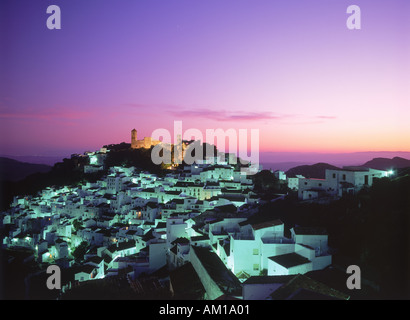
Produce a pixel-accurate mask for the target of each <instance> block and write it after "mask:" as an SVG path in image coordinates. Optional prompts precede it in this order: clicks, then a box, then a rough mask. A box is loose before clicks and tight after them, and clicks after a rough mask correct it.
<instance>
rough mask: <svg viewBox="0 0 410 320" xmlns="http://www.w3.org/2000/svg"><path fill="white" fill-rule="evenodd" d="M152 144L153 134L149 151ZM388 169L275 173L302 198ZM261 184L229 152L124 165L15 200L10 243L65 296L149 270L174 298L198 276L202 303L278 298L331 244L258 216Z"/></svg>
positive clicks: (323, 236)
mask: <svg viewBox="0 0 410 320" xmlns="http://www.w3.org/2000/svg"><path fill="white" fill-rule="evenodd" d="M133 137H134V133H133ZM151 143H152V142H151V141H148V139H145V142H144V143H142V142H141V143H139V145H140V144H141V146H139V147H146V148H150V147H151ZM134 145H136V144H135V143H134ZM134 145H133V146H134ZM108 153H109V150H107V149H106V148H102V149H101V150H99V151H96V152H87V153H85V154H84V155H82V156H83V157H87V158H88V160H89V161H88V163H89V164H87V165H85V166H84V168H83V170H84V172H85V173H92V172H98V171H100V170H102V168H103V167H104V162H105V158H106V156H107V154H108ZM388 174H389V173H388V172H387V171H380V170H373V169H366V168H354V167H349V168H343V169H341V170H327V171H326V178H325V179H306V178H304V177H303V176H297V177H288V178H287V177H286V175H285V174H284V172H282V171H276V172H275V175H276V176H277V177H278V178H279V179H282V180H286V181H287V183H288V186H289V188H290V189H293V190H297V191H298V198H299V200H300V201H306V200H311V201H312V200H315V199H317V200H320V199H323V198H326V197H332V198H335V197H340V196H342V195H343V194H345V193H355V192H357V191H358V190H360V189H361V188H362V187H363V186H365V185H368V186H370V185H372V183H373V179H374V178H378V177H383V176H388ZM253 187H254V186H253V183H252V180H251V178H250V177H249V176H246V174H243V173H241V172H240V171H239V170H237V169H235V167H234V166H232V165H230V164H229V161H221V160H220V158H219V157H218V158H208V159H206V160H203V161H197V162H196V163H195V164H193V165H189V166H185V167H184V168H183V170H169V171H168V173H167V174H165V175H164V176H161V177H160V176H158V175H156V174H152V173H149V172H145V171H141V170H140V169H138V168H136V167H120V166H115V167H111V168H109V171H108V174H107V175H104V176H103V177H102V178H101V179H100V180H98V181H96V182H94V183H91V182H86V183H83V184H80V185H78V186H75V187H74V186H70V187H69V186H64V187H61V188H57V187H51V186H50V187H47V188H45V189H44V190H42V191H41V192H39V193H38V194H37V195H36V196H24V195H22V196H16V197H14V200H13V202H12V204H11V206H10V209H9V210H8V211H6V212H3V213H2V215H1V220H2V224H3V226H6V225H8V226H9V229H8V230H9V233H8V235H7V236H6V237H5V238H4V240H3V243H2V245H3V247H6V248H13V247H15V248H17V247H25V248H30V249H33V250H34V254H33V255H32V256H30V257H28V258H27V259H33V260H35V261H37V262H38V263H41V264H44V265H47V264H50V265H58V266H59V267H60V268H61V269H62V270H63V271H62V272H63V275H64V277H63V287H62V292H66V291H69V290H70V289H72V288H74V287H76V286H79V285H81V284H82V283H84V282H89V281H96V280H99V279H106V278H110V277H112V278H115V277H123V278H126V279H127V281H128V283H129V285H130V286H131V287H132V288H133V289H134V290H135V291H138V290H142V289H141V286H140V285H139V283H140V280H139V279H140V277H141V275H152V276H156V279H157V280H158V281H157V282H156V285H157V286H162V287H166V288H168V289H167V290H169V292H170V295H171V296H172V295H175V294H177V293H178V292H179V291H178V290H181V286H182V287H183V285H184V284H183V283H181V282H185V283H186V282H188V284H190V285H192V286H193V287H195V288H192V290H194V289H195V290H196V289H198V290H197V292H200V293H199V298H200V299H211V300H212V299H222V298H227V297H228V298H231V299H274V298H275V295H274V294H275V292H276V291H277V290H279V289H280V288H281V287H283V286H285V285H287V284H288V283H289V282H290V281H293V282H294V281H296V280H295V279H296V278H297V279H299V280H298V281H301V280H302V279H304V281H308V279H309V278H303V275H305V274H306V273H308V272H312V271H317V270H323V269H325V268H326V267H328V266H330V265H331V264H332V254H331V248H329V247H328V235H327V233H326V230H322V229H320V228H306V227H299V226H297V225H295V226H293V227H291V228H290V229H289V233H288V234H289V236H288V237H286V236H285V225H284V223H283V222H282V221H281V220H279V219H273V218H272V219H271V220H267V221H263V222H258V223H254V222H249V221H251V220H248V218H249V217H251V216H252V214H253V213H254V212H256V211H257V208H258V206H260V205H261V203H263V200H261V199H260V198H259V197H258V196H257V193H255V192H254V191H253ZM284 196H286V195H283V196H282V197H284ZM83 245H84V246H86V248H87V250H86V251H85V254H84V256H83V257H81V258H80V259H75V258H74V256H73V252H74V251H75V250H77V249H78V248H79V247H81V246H83ZM164 270H167V272H165V275H163V276H161V274H164V273H163V271H164ZM181 275H182V276H181ZM181 277H182V279H181ZM188 280H189V281H188ZM312 281H313V280H312ZM185 285H186V284H185ZM329 292H333V293H332V295H333V297H338V298H342V299H347V298H348V297H346V296H345V295H343V294H342V293H340V292H337V291H336V290H333V291H331V290H330V289H329ZM329 294H330V293H329ZM195 298H198V297H195Z"/></svg>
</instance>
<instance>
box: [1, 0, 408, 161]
mask: <svg viewBox="0 0 410 320" xmlns="http://www.w3.org/2000/svg"><path fill="white" fill-rule="evenodd" d="M52 4H55V5H59V6H60V8H61V13H62V29H61V30H48V29H47V27H46V20H47V17H48V15H47V13H46V9H47V7H48V6H49V5H52ZM351 4H357V5H359V6H360V8H361V11H362V29H361V30H356V31H352V30H348V29H347V27H346V20H347V17H348V14H346V9H347V7H348V6H349V5H351ZM0 46H1V50H0V133H1V139H0V154H9V155H55V154H63V155H69V154H70V153H74V152H78V153H82V152H84V151H85V150H97V149H99V148H100V147H101V146H102V145H104V144H109V143H120V142H122V141H125V142H129V140H130V131H131V129H133V128H136V129H137V130H138V135H139V137H140V138H142V137H144V136H149V135H151V133H152V132H153V131H154V130H155V129H158V128H166V129H168V130H170V131H171V132H172V130H173V124H174V121H176V120H181V121H183V128H184V130H186V129H189V128H197V129H199V130H201V131H202V132H204V133H205V130H206V129H217V128H222V129H225V130H226V129H228V128H234V129H248V130H250V129H255V128H258V129H259V130H260V150H261V151H263V152H268V151H271V152H276V151H288V152H299V151H301V152H328V153H332V152H334V153H340V152H361V151H378V150H383V151H410V120H409V119H410V93H409V92H410V90H409V88H410V62H409V57H410V1H407V0H389V1H387V0H383V1H381V0H379V1H378V0H353V1H343V0H340V1H329V0H320V1H319V0H317V1H316V0H309V1H302V0H298V1H296V0H287V1H284V0H283V1H273V0H263V1H261V0H252V1H250V0H246V1H245V0H223V1H222V0H197V1H192V0H172V1H163V0H162V1H158V0H146V1H143V0H140V1H135V0H118V1H113V0H107V1H106V0H98V1H91V0H70V1H62V0H49V1H45V0H36V1H32V0H2V1H1V2H0Z"/></svg>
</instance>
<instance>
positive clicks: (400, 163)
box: [363, 157, 410, 170]
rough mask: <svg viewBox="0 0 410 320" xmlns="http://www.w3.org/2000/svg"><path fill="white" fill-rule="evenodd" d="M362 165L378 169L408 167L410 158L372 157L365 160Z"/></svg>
mask: <svg viewBox="0 0 410 320" xmlns="http://www.w3.org/2000/svg"><path fill="white" fill-rule="evenodd" d="M363 167H368V168H372V169H378V170H390V169H401V168H407V167H410V160H407V159H404V158H400V157H394V158H393V159H389V158H374V159H373V160H370V161H367V162H366V163H365V164H364V165H363Z"/></svg>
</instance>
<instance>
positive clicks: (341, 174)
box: [274, 166, 392, 201]
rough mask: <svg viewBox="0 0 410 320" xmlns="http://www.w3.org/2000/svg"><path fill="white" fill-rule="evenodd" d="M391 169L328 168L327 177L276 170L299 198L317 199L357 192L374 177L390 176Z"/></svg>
mask: <svg viewBox="0 0 410 320" xmlns="http://www.w3.org/2000/svg"><path fill="white" fill-rule="evenodd" d="M391 174H392V172H391V171H385V170H377V169H372V168H366V167H363V166H344V167H343V168H341V169H326V170H325V178H324V179H317V178H305V177H304V176H303V175H295V176H292V177H286V174H285V173H284V172H283V171H279V170H277V171H275V172H274V175H275V177H276V178H278V179H279V180H286V181H287V184H288V188H289V189H290V190H293V191H297V192H298V199H299V200H307V201H317V200H319V199H326V198H327V199H335V198H340V197H342V196H343V195H345V194H355V193H357V192H358V191H359V190H361V189H362V188H364V187H370V186H372V185H373V181H374V179H377V178H383V177H389V176H390V175H391Z"/></svg>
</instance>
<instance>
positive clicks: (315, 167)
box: [286, 162, 339, 179]
mask: <svg viewBox="0 0 410 320" xmlns="http://www.w3.org/2000/svg"><path fill="white" fill-rule="evenodd" d="M326 169H339V168H338V167H335V166H332V165H331V164H328V163H322V162H320V163H316V164H312V165H302V166H297V167H294V168H292V169H289V170H288V171H286V176H287V177H294V176H296V175H297V174H300V175H302V176H304V177H305V178H316V179H324V178H325V173H326Z"/></svg>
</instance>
